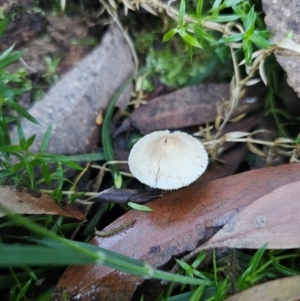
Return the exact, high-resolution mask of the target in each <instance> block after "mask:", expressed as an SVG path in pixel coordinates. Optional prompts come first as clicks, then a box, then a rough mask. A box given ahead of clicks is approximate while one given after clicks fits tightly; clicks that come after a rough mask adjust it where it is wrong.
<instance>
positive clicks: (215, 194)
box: [57, 163, 300, 300]
mask: <svg viewBox="0 0 300 301" xmlns="http://www.w3.org/2000/svg"><path fill="white" fill-rule="evenodd" d="M299 181H300V172H299V165H298V164H297V163H294V164H288V165H281V166H278V167H267V168H262V169H258V170H253V171H248V172H244V173H240V174H237V175H234V176H229V177H225V178H222V179H217V180H214V181H210V182H206V183H204V182H203V183H196V184H194V185H191V186H189V187H187V188H183V189H181V190H178V191H174V192H170V193H167V194H165V195H164V196H163V197H162V198H159V199H156V200H154V201H151V202H149V203H147V206H149V207H150V208H151V209H152V210H153V211H154V212H152V213H143V212H136V211H130V212H128V213H126V214H125V215H123V216H121V217H120V218H119V219H117V220H116V221H115V222H113V223H112V224H110V225H109V226H108V227H107V228H106V229H107V230H109V229H111V228H114V227H117V226H120V224H124V223H127V222H129V221H131V220H135V224H134V226H133V227H132V228H130V229H128V230H125V231H123V232H121V233H118V234H115V235H114V236H112V237H107V238H97V237H95V238H93V239H92V241H91V243H93V244H96V245H99V246H100V245H101V247H103V248H108V249H110V250H112V251H116V252H119V253H121V254H124V255H128V256H130V257H133V258H138V259H141V260H143V261H145V262H147V263H149V264H150V265H152V266H154V267H156V268H159V267H163V266H165V265H166V264H167V263H168V262H169V261H170V260H171V258H172V257H173V256H180V254H184V253H185V252H192V251H193V250H195V249H196V247H197V245H199V244H200V246H201V245H203V244H204V243H208V242H209V240H210V239H214V236H215V235H216V236H217V235H218V233H219V231H224V230H222V229H223V228H224V227H225V229H226V227H227V228H228V229H229V228H230V227H229V225H230V222H232V219H234V217H237V216H239V214H243V212H245V211H246V210H247V207H248V206H250V207H249V208H253V207H254V208H255V205H256V204H257V211H256V212H255V210H254V209H252V211H251V212H252V214H253V215H251V216H250V217H249V218H248V223H246V226H247V225H248V226H249V227H250V230H251V231H249V233H250V234H252V233H251V232H252V231H253V230H254V231H264V232H263V233H264V234H263V235H262V237H261V239H260V241H259V242H262V241H264V242H267V241H268V242H269V244H270V246H276V247H277V248H280V247H281V248H282V247H284V248H286V247H287V246H288V243H289V242H288V238H289V237H288V236H287V235H281V236H279V237H278V238H277V237H276V234H277V232H278V230H279V229H281V232H280V233H283V231H285V232H287V231H288V229H289V223H291V225H293V228H292V229H295V231H294V230H293V231H294V232H293V235H295V236H294V237H293V240H294V241H295V244H294V243H293V242H290V247H291V248H294V247H295V246H296V245H297V244H298V243H299V241H300V236H299V231H298V232H297V231H296V228H297V226H296V224H297V220H295V219H291V220H290V219H289V218H288V217H283V216H282V217H281V218H282V219H281V220H282V223H280V224H279V226H278V225H277V223H276V216H277V218H278V215H280V213H277V215H276V213H274V220H275V224H274V222H273V221H272V219H271V217H272V215H271V213H270V212H269V213H268V214H267V213H266V212H265V211H264V209H263V208H262V209H261V210H259V205H258V204H259V203H260V202H263V201H261V200H266V202H267V203H268V202H270V203H271V202H272V201H273V199H274V198H273V197H272V195H274V194H275V192H277V191H278V189H279V190H281V191H282V192H283V193H284V191H285V193H284V196H285V197H284V199H283V200H282V201H281V199H280V198H279V200H278V201H280V202H281V203H280V204H281V205H282V204H288V203H289V201H290V202H292V203H293V202H294V200H295V199H294V195H295V194H296V195H297V193H298V194H299V187H300V186H299ZM291 187H293V188H294V192H293V193H291V194H288V193H287V191H286V188H288V189H290V188H291ZM288 199H290V200H288ZM297 206H298V205H297V202H295V204H293V214H294V216H295V215H297V212H299V210H296V209H297V208H298V207H297ZM250 210H251V209H249V211H250ZM265 210H267V209H265ZM268 210H270V207H269V209H268ZM272 210H273V209H272ZM272 210H271V211H272ZM278 211H279V212H280V211H281V212H283V209H282V206H281V207H279V208H278ZM260 216H266V217H267V218H269V219H270V223H271V224H270V226H266V227H262V225H263V224H264V218H262V217H261V218H260ZM267 225H268V224H267ZM271 225H274V227H272V226H271ZM174 227H176V231H174ZM235 227H236V226H235ZM298 228H299V227H298ZM237 229H238V228H237ZM244 232H246V231H244ZM228 233H231V232H228ZM250 239H251V241H252V240H255V237H254V236H252V237H250V238H249V240H250ZM272 239H274V240H273V241H272ZM244 240H245V241H246V240H247V233H245V235H244ZM129 242H130V243H129ZM273 242H274V243H273ZM254 243H255V242H254ZM245 245H246V244H244V245H243V246H242V245H241V247H244V246H245ZM246 246H247V245H246ZM252 246H253V247H254V248H256V245H255V244H252ZM260 246H261V244H260V245H259V243H258V247H260ZM248 247H249V244H248ZM83 275H84V276H83ZM78 283H79V284H78ZM141 283H143V280H142V279H141V278H137V277H132V276H129V275H126V276H125V275H124V274H120V273H119V272H118V271H114V270H112V269H109V268H106V267H101V266H92V267H91V266H89V267H69V268H68V269H67V270H66V272H65V273H64V275H63V276H62V278H61V279H60V281H59V282H58V285H57V288H58V289H60V288H66V292H67V294H68V295H72V294H78V293H80V294H81V296H82V300H88V298H89V297H88V296H90V295H89V294H90V292H91V290H92V291H93V296H94V297H100V296H101V297H102V298H104V299H105V300H115V298H116V297H119V298H122V299H123V300H130V298H131V297H132V296H133V295H134V292H135V290H136V289H137V287H138V286H140V285H141ZM92 288H93V289H92ZM144 294H147V291H146V292H145V291H144Z"/></svg>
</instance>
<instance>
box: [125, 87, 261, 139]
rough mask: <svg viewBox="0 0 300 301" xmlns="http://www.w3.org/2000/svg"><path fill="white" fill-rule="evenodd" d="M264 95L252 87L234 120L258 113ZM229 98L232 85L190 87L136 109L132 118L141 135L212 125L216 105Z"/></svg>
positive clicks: (243, 99) (242, 100) (258, 89)
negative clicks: (251, 113) (244, 114)
mask: <svg viewBox="0 0 300 301" xmlns="http://www.w3.org/2000/svg"><path fill="white" fill-rule="evenodd" d="M263 91H264V90H263V89H260V88H259V86H255V88H254V89H252V87H249V88H248V90H247V93H245V95H244V96H243V98H242V99H241V101H240V104H241V106H240V107H239V110H238V111H237V112H235V114H233V116H237V115H241V114H242V113H245V112H251V111H253V110H256V109H258V108H259V107H260V105H261V101H260V99H261V97H262V95H263V94H264V92H263ZM228 97H229V84H204V85H201V86H193V87H187V88H183V89H180V90H177V91H176V92H173V93H169V94H167V95H164V96H160V97H157V98H155V99H152V100H151V101H149V102H148V103H147V105H142V106H140V107H139V108H138V109H136V110H135V111H134V112H133V113H132V114H131V115H130V117H129V118H130V121H131V124H132V125H133V126H134V127H135V128H136V129H138V130H139V131H140V132H141V133H142V134H148V133H150V132H153V131H156V130H164V129H178V128H183V127H188V126H197V125H201V124H206V123H212V122H214V120H215V118H216V116H217V110H216V104H217V102H221V101H222V99H226V98H228ZM127 123H128V121H127ZM124 127H125V126H124ZM122 130H123V129H122Z"/></svg>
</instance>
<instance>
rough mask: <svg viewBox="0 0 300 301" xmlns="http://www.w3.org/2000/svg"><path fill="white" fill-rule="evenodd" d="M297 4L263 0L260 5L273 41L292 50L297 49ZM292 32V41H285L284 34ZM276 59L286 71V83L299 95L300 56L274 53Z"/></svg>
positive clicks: (291, 0)
mask: <svg viewBox="0 0 300 301" xmlns="http://www.w3.org/2000/svg"><path fill="white" fill-rule="evenodd" d="M298 5H299V1H298V0H280V1H273V0H263V1H262V6H263V10H264V12H265V14H266V16H265V22H266V24H267V27H268V30H269V31H270V32H272V33H273V34H274V37H273V41H274V42H275V43H277V44H280V43H283V44H281V45H282V46H284V44H285V46H286V47H288V48H292V49H293V51H299V45H297V46H296V45H295V44H296V43H297V44H299V43H300V26H299V12H298V10H297V9H295V8H296V7H297V6H298ZM290 32H293V41H294V42H293V41H289V42H287V40H286V39H284V37H285V35H286V34H288V33H290ZM275 56H276V59H277V61H278V62H279V64H280V65H281V66H282V68H283V69H284V70H285V71H286V72H287V75H288V80H287V81H288V84H289V85H290V86H291V87H292V88H293V89H294V90H295V92H297V94H298V96H299V95H300V78H299V73H300V57H299V56H290V57H288V56H281V55H279V54H275Z"/></svg>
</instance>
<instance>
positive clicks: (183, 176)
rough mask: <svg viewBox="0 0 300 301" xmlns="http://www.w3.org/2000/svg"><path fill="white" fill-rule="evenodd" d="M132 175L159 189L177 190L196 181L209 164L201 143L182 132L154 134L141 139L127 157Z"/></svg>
mask: <svg viewBox="0 0 300 301" xmlns="http://www.w3.org/2000/svg"><path fill="white" fill-rule="evenodd" d="M128 164H129V169H130V171H131V173H132V174H133V175H134V176H135V177H136V178H137V179H138V180H139V181H140V182H142V183H144V184H147V185H148V186H150V187H153V188H159V189H167V190H168V189H170V190H171V189H178V188H181V187H184V186H187V185H189V184H191V183H192V182H194V181H195V180H196V179H198V178H199V177H200V176H201V175H202V174H203V172H204V171H205V169H206V167H207V164H208V155H207V152H206V151H205V149H204V147H203V144H202V143H201V142H200V141H198V140H197V139H196V138H194V137H192V136H190V135H188V134H186V133H183V132H179V131H176V132H172V133H171V132H170V131H168V130H165V131H157V132H153V133H151V134H148V135H146V136H144V137H143V138H141V139H140V140H139V141H138V142H137V143H136V144H135V145H134V146H133V148H132V150H131V152H130V154H129V158H128Z"/></svg>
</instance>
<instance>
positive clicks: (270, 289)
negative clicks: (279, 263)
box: [224, 276, 300, 301]
mask: <svg viewBox="0 0 300 301" xmlns="http://www.w3.org/2000/svg"><path fill="white" fill-rule="evenodd" d="M299 283H300V276H295V277H286V278H283V279H276V280H273V281H269V282H267V283H263V284H260V285H256V286H254V287H252V288H249V289H247V290H245V291H243V292H241V293H239V294H236V295H234V296H232V297H230V298H227V299H225V300H224V301H245V300H247V301H257V300H263V301H275V300H276V301H296V300H299V296H300V286H299Z"/></svg>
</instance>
